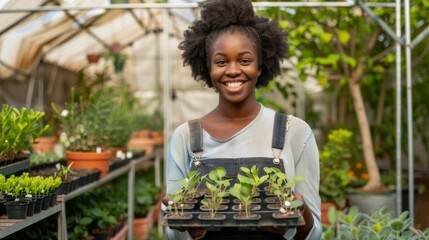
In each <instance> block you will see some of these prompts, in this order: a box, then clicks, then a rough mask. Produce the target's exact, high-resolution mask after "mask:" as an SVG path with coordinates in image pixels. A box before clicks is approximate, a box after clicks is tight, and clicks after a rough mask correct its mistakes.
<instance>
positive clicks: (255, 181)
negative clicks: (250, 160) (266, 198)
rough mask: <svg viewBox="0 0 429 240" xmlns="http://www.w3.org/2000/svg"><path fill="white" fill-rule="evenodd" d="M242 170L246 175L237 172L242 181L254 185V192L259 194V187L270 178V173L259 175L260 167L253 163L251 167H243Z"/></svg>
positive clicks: (254, 194)
mask: <svg viewBox="0 0 429 240" xmlns="http://www.w3.org/2000/svg"><path fill="white" fill-rule="evenodd" d="M240 170H241V171H243V172H244V173H245V175H242V174H237V178H238V180H239V181H240V183H247V184H250V185H251V186H252V189H251V190H252V194H253V196H256V195H257V194H258V187H259V186H260V185H261V184H263V183H265V181H266V180H267V179H268V178H269V175H268V174H266V175H263V176H259V169H258V167H257V166H256V165H253V166H252V167H251V168H250V169H249V168H247V167H241V168H240Z"/></svg>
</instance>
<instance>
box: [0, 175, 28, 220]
mask: <svg viewBox="0 0 429 240" xmlns="http://www.w3.org/2000/svg"><path fill="white" fill-rule="evenodd" d="M21 180H22V179H20V178H19V177H16V176H15V175H11V176H10V177H9V178H8V179H7V180H6V183H5V190H4V192H5V193H6V194H7V195H9V196H11V197H12V201H8V202H6V203H5V204H4V206H5V208H6V212H7V216H8V218H9V219H25V218H26V216H27V209H28V201H24V200H23V198H22V197H21V195H22V193H23V191H24V189H23V186H22V185H21V184H20V182H21Z"/></svg>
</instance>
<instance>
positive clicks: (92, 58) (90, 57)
mask: <svg viewBox="0 0 429 240" xmlns="http://www.w3.org/2000/svg"><path fill="white" fill-rule="evenodd" d="M100 57H101V55H100V54H99V53H89V54H87V55H86V58H87V59H88V62H89V63H98V60H100Z"/></svg>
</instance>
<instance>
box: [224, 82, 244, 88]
mask: <svg viewBox="0 0 429 240" xmlns="http://www.w3.org/2000/svg"><path fill="white" fill-rule="evenodd" d="M243 84H244V82H226V83H225V85H226V86H227V87H229V88H238V87H241V86H242V85H243Z"/></svg>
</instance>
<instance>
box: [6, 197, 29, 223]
mask: <svg viewBox="0 0 429 240" xmlns="http://www.w3.org/2000/svg"><path fill="white" fill-rule="evenodd" d="M5 207H6V212H7V217H8V218H9V219H25V218H26V216H27V208H28V202H21V201H10V202H6V203H5Z"/></svg>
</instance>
